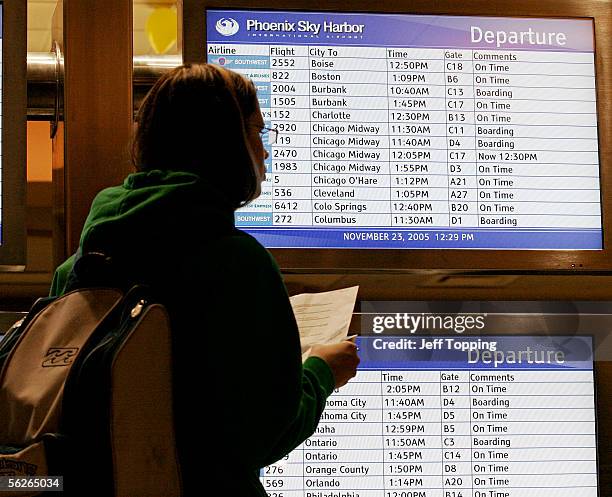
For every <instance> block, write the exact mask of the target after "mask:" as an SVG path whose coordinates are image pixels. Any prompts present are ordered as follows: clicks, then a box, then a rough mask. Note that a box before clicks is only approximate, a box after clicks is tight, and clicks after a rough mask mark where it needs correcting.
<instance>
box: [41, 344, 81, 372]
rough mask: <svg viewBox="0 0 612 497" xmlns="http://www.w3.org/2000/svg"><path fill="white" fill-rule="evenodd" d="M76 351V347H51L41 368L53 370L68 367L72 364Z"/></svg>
mask: <svg viewBox="0 0 612 497" xmlns="http://www.w3.org/2000/svg"><path fill="white" fill-rule="evenodd" d="M78 351H79V349H78V348H77V347H64V348H60V347H53V348H51V349H49V351H48V352H47V355H46V356H45V360H44V361H43V363H42V367H43V368H53V367H57V366H69V365H70V364H72V363H73V362H74V358H75V357H76V355H77V353H78Z"/></svg>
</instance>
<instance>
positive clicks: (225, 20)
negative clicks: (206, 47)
mask: <svg viewBox="0 0 612 497" xmlns="http://www.w3.org/2000/svg"><path fill="white" fill-rule="evenodd" d="M215 29H216V30H217V32H218V33H219V34H220V35H223V36H233V35H235V34H236V33H237V32H238V31H239V30H240V25H239V24H238V21H236V20H235V19H232V18H231V17H222V18H221V19H219V20H218V21H217V23H216V24H215Z"/></svg>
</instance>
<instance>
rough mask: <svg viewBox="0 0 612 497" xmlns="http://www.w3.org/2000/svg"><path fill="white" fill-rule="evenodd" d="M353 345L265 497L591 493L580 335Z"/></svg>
mask: <svg viewBox="0 0 612 497" xmlns="http://www.w3.org/2000/svg"><path fill="white" fill-rule="evenodd" d="M359 347H360V354H361V364H360V366H359V368H360V369H359V372H358V373H357V376H356V377H355V378H353V379H352V380H351V381H350V382H349V383H348V384H347V385H346V386H344V387H342V388H340V389H339V390H337V391H336V392H335V393H334V394H332V396H331V397H329V399H328V400H327V406H326V408H325V410H324V411H323V414H322V416H321V421H320V423H319V425H318V427H317V429H316V432H315V434H314V436H312V437H311V438H309V439H308V440H306V441H305V442H304V443H303V444H302V445H301V446H299V447H298V448H297V449H296V450H294V451H293V452H292V453H291V454H289V455H288V456H287V457H285V458H284V459H282V460H280V461H278V462H277V463H275V464H273V465H271V466H269V467H266V468H264V470H263V471H262V474H261V478H262V483H263V485H264V487H265V488H266V490H267V491H268V494H269V495H270V496H281V495H282V496H284V497H305V496H310V497H315V496H316V497H319V496H320V497H323V496H343V495H347V496H355V497H357V496H359V497H383V496H384V497H387V496H406V497H412V496H420V497H434V496H444V497H453V496H459V495H462V496H464V497H468V496H469V497H472V496H474V497H485V496H486V497H489V496H495V497H497V496H500V497H501V496H503V497H513V496H516V497H519V496H534V497H535V496H545V495H554V496H556V497H598V495H599V493H598V468H597V437H596V424H595V420H596V416H595V412H596V410H595V405H596V403H595V382H594V376H593V359H592V358H593V355H592V351H593V345H592V339H591V338H590V337H534V336H486V337H467V336H465V337H463V336H457V335H455V336H415V335H407V336H388V335H381V336H378V337H376V336H368V337H362V338H361V339H360V341H359ZM602 495H603V494H602Z"/></svg>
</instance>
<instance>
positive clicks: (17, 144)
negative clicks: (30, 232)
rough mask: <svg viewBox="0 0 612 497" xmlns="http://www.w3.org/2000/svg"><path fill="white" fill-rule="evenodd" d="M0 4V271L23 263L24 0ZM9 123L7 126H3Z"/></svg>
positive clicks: (25, 58)
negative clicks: (0, 74)
mask: <svg viewBox="0 0 612 497" xmlns="http://www.w3.org/2000/svg"><path fill="white" fill-rule="evenodd" d="M0 5H1V6H2V158H1V160H2V243H1V244H0V271H23V270H24V269H25V263H26V225H25V211H26V208H25V203H26V128H27V90H26V88H27V76H26V73H27V41H26V40H27V31H26V26H27V23H26V5H27V4H26V1H25V0H3V1H1V2H0ZM9 123H10V126H9V125H7V124H9Z"/></svg>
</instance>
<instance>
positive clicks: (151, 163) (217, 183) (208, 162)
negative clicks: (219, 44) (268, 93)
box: [132, 64, 258, 208]
mask: <svg viewBox="0 0 612 497" xmlns="http://www.w3.org/2000/svg"><path fill="white" fill-rule="evenodd" d="M257 108H258V107H257V92H256V89H255V86H254V85H253V83H252V82H251V81H250V80H248V79H246V78H244V77H243V76H241V75H240V74H237V73H235V72H233V71H229V70H227V69H224V68H222V67H219V66H215V65H212V64H185V65H182V66H179V67H177V68H175V69H173V70H171V71H170V72H168V73H167V74H165V75H164V76H162V77H161V78H160V79H159V80H158V81H157V82H156V83H155V85H154V86H153V88H151V90H150V91H149V93H148V94H147V96H146V97H145V99H144V100H143V102H142V105H141V106H140V109H139V111H138V115H137V116H136V125H137V126H136V132H135V134H134V140H133V143H132V162H133V163H134V166H135V167H136V169H137V170H139V171H149V170H152V169H162V170H177V171H189V172H193V173H196V174H198V175H199V176H201V178H202V179H203V180H204V181H207V182H210V184H211V185H213V186H214V187H215V189H218V190H219V191H221V192H222V193H223V194H224V196H225V197H226V198H227V199H228V200H229V201H230V202H231V203H232V205H233V207H234V208H238V207H240V206H242V205H244V204H246V203H248V202H249V201H251V200H253V198H254V197H255V195H256V192H257V186H258V185H257V175H256V170H255V168H256V165H255V162H254V160H253V155H252V151H251V148H250V146H249V143H248V140H247V136H246V131H245V122H246V119H248V118H249V117H250V116H251V115H252V114H253V112H255V110H256V109H257Z"/></svg>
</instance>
